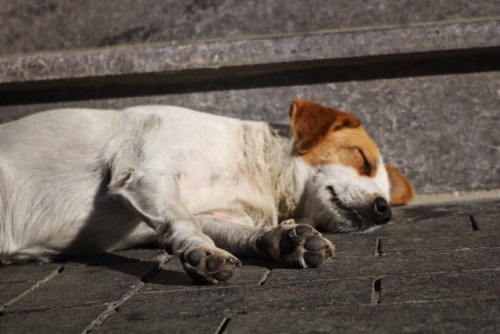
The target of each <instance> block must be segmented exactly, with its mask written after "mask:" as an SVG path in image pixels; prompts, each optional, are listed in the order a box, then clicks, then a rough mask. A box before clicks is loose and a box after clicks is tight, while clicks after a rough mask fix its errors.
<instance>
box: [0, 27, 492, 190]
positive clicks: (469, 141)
mask: <svg viewBox="0 0 500 334" xmlns="http://www.w3.org/2000/svg"><path fill="white" fill-rule="evenodd" d="M498 59H500V20H499V19H463V20H460V21H456V22H440V23H432V24H429V23H415V24H412V25H410V26H403V27H401V26H400V27H395V26H389V27H379V28H377V29H374V28H366V29H365V28H359V29H353V30H332V31H322V32H315V33H307V34H296V35H286V36H276V37H259V38H252V39H242V40H221V41H211V42H200V41H197V42H192V43H160V44H144V45H131V46H119V47H103V48H94V49H82V50H61V51H52V52H36V53H28V54H19V55H13V56H3V57H1V58H0V94H1V101H0V122H5V121H9V120H12V119H15V118H18V117H21V116H23V115H27V114H30V113H33V112H37V111H41V110H44V109H48V108H55V107H68V106H75V107H76V106H78V107H99V108H122V107H127V106H131V105H138V104H149V103H161V104H177V105H183V106H186V107H191V108H195V109H199V110H205V111H208V112H213V113H217V114H222V115H229V116H236V117H242V118H246V119H254V120H266V121H273V122H281V123H286V122H287V121H288V119H287V118H288V106H289V104H290V102H291V101H292V100H293V99H294V98H296V97H305V98H310V99H313V100H316V101H318V102H321V103H323V104H327V105H330V106H334V107H337V108H340V109H343V110H347V111H351V112H353V113H355V114H357V115H359V116H360V118H361V119H362V121H363V123H364V124H365V126H366V128H367V129H368V131H369V132H370V133H371V134H372V135H373V136H374V137H375V139H376V140H377V141H378V142H379V144H380V147H381V150H382V152H383V154H384V155H385V156H386V161H387V162H389V163H391V164H393V165H396V166H397V167H400V168H401V169H402V170H403V171H404V172H405V173H406V174H407V175H408V176H409V177H410V178H411V179H412V181H413V182H414V183H415V185H416V187H417V190H418V191H419V192H423V193H436V192H449V191H467V190H478V189H491V188H500V178H499V177H498V175H500V165H499V164H498V163H497V162H498V161H499V160H500V149H499V147H500V134H499V132H498V129H497V128H498V125H500V122H499V113H498V104H499V101H500V72H499V69H500V62H499V61H498Z"/></svg>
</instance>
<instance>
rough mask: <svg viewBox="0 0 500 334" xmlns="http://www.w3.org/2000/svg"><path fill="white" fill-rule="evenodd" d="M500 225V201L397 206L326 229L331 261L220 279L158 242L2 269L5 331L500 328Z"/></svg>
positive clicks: (258, 262) (255, 262) (0, 317)
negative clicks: (390, 215)
mask: <svg viewBox="0 0 500 334" xmlns="http://www.w3.org/2000/svg"><path fill="white" fill-rule="evenodd" d="M499 224H500V200H483V201H476V202H463V203H455V204H440V205H420V206H409V207H403V208H397V209H396V210H395V219H394V221H393V222H392V223H390V224H389V225H386V226H383V227H381V228H380V229H378V230H376V231H374V232H371V233H365V234H335V235H333V234H330V235H327V237H328V238H329V239H330V240H332V241H333V242H334V244H335V245H336V248H337V253H336V256H335V257H334V258H333V259H332V260H331V261H330V262H329V263H328V264H327V265H326V266H324V267H321V268H318V269H294V268H285V267H282V266H280V265H277V264H276V263H274V262H270V261H266V260H262V259H243V264H244V265H243V267H241V268H240V270H239V271H238V272H237V274H236V275H235V277H234V278H233V279H232V280H231V281H230V282H229V283H226V284H220V285H218V286H196V285H194V284H193V283H192V282H191V280H190V279H189V278H188V277H187V276H186V275H185V274H184V273H183V271H182V268H181V265H180V263H179V261H178V260H177V259H176V258H172V257H170V256H168V255H167V254H165V253H162V252H161V251H158V250H155V249H135V250H128V251H122V252H116V253H113V254H105V255H101V256H95V257H86V258H75V259H73V260H70V261H67V262H64V263H50V264H44V265H40V264H29V265H14V266H5V267H0V305H2V306H0V333H79V332H84V333H85V332H96V333H124V332H130V333H142V332H148V333H251V332H259V333H304V332H316V333H317V332H340V333H346V332H448V333H451V332H453V333H456V332H474V333H478V332H498V331H500V307H499V306H500V284H499V283H498V282H499V281H500V243H499V241H500V229H499V228H498V226H499Z"/></svg>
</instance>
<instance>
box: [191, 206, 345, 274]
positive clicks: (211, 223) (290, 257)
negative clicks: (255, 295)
mask: <svg viewBox="0 0 500 334" xmlns="http://www.w3.org/2000/svg"><path fill="white" fill-rule="evenodd" d="M196 217H197V218H198V221H199V222H200V223H201V225H202V229H203V232H204V233H205V234H207V235H209V236H210V237H211V238H212V240H214V241H215V244H216V245H217V246H218V247H221V248H223V249H226V250H228V251H230V252H231V253H233V254H237V255H246V256H251V255H259V256H268V257H271V258H273V259H275V260H277V261H281V262H285V263H287V264H290V265H299V266H300V267H303V268H310V267H312V268H314V267H318V266H320V265H322V264H324V263H325V261H326V260H327V259H328V258H330V257H331V256H332V255H333V252H334V250H335V247H334V246H333V245H332V243H331V242H330V241H329V240H327V239H325V238H323V237H322V236H321V234H320V233H319V232H318V231H316V230H315V229H314V228H313V227H311V226H310V225H305V224H295V222H294V220H293V219H290V220H287V221H284V222H282V223H281V224H279V225H278V226H272V227H264V228H257V227H252V226H251V225H250V224H248V222H249V221H250V222H251V218H250V217H249V216H247V215H246V214H245V213H244V212H242V211H239V210H238V211H236V210H214V211H212V212H208V213H205V214H201V215H198V216H196Z"/></svg>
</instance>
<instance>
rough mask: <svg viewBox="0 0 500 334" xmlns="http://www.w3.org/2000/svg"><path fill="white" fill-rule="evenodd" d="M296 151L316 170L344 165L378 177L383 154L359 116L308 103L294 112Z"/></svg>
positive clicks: (294, 107)
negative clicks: (320, 167) (380, 158)
mask: <svg viewBox="0 0 500 334" xmlns="http://www.w3.org/2000/svg"><path fill="white" fill-rule="evenodd" d="M290 117H291V120H292V121H291V123H292V132H293V134H294V139H295V150H296V152H297V153H298V154H299V155H301V156H302V158H303V159H304V160H305V161H307V162H308V163H309V164H310V165H312V166H319V165H324V164H331V163H341V164H344V165H347V166H352V167H354V168H355V169H356V170H357V171H358V172H359V174H360V175H367V176H374V175H375V173H376V172H377V165H378V161H379V157H380V154H379V151H378V148H377V145H376V144H375V142H374V141H373V140H372V139H371V138H370V136H369V135H368V134H367V133H366V131H365V130H364V129H363V127H361V125H360V122H359V120H358V119H357V118H356V116H354V115H352V114H348V113H345V112H342V111H340V110H335V109H330V108H327V107H324V106H321V105H319V104H316V103H314V102H311V101H307V100H296V101H295V102H294V103H293V104H292V107H291V108H290Z"/></svg>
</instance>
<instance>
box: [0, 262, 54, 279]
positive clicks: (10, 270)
mask: <svg viewBox="0 0 500 334" xmlns="http://www.w3.org/2000/svg"><path fill="white" fill-rule="evenodd" d="M60 266H61V264H57V263H45V264H39V263H30V264H23V265H16V264H14V265H9V266H0V283H9V282H36V281H38V280H40V279H42V278H44V277H46V276H48V275H50V274H51V273H52V272H54V271H56V270H58V269H59V268H60Z"/></svg>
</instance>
